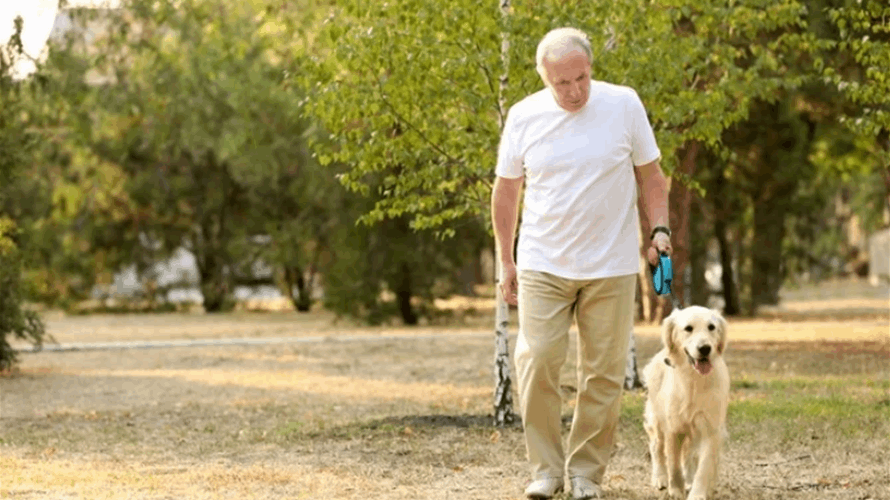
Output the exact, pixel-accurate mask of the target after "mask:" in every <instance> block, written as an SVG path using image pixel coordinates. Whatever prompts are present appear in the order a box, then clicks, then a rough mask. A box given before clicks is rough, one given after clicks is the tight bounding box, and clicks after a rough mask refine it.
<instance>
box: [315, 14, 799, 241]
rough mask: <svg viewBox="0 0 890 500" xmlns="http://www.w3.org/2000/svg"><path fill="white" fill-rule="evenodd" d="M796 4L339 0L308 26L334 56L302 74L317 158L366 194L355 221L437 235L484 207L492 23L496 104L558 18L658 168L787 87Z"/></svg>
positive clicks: (525, 82) (526, 71) (529, 69)
mask: <svg viewBox="0 0 890 500" xmlns="http://www.w3.org/2000/svg"><path fill="white" fill-rule="evenodd" d="M803 12H804V6H803V5H802V4H801V3H799V2H797V1H792V0H786V1H782V2H773V1H766V0H762V1H755V2H747V3H746V4H744V5H739V4H735V3H725V2H720V1H708V2H684V1H672V2H661V3H659V4H658V5H641V4H640V3H639V2H636V1H630V0H624V1H619V2H608V3H603V2H560V3H550V2H542V3H531V2H529V3H522V4H518V5H516V6H515V8H514V10H513V11H512V13H511V15H510V16H508V17H507V19H505V20H502V19H501V18H500V17H499V16H498V15H497V14H496V11H495V10H494V9H493V8H492V6H491V5H488V4H485V3H479V2H468V1H459V2H449V3H448V4H447V5H442V4H441V3H440V2H431V1H428V0H399V1H393V2H385V3H380V2H376V3H372V4H367V3H366V2H358V1H352V2H350V1H347V2H339V3H338V4H337V7H336V8H333V9H331V15H330V17H329V18H328V21H327V22H326V24H325V25H324V27H323V28H322V30H321V34H320V35H319V38H320V39H322V40H324V41H325V42H326V45H327V46H329V47H336V49H334V50H332V51H331V52H330V53H324V54H322V55H321V56H318V57H316V58H315V64H314V65H313V66H312V68H311V69H312V71H311V72H310V73H309V74H307V75H306V76H305V78H304V79H303V82H304V84H305V85H306V86H307V88H308V89H309V91H310V93H311V95H312V99H311V104H310V106H309V109H310V111H311V112H312V113H313V114H314V116H316V117H317V118H318V119H319V120H321V123H322V124H323V125H324V126H325V127H326V129H327V130H329V131H330V133H331V137H332V140H333V145H332V146H330V145H328V144H322V145H320V147H318V148H317V153H318V157H319V159H320V160H321V162H322V163H329V162H332V161H337V162H340V163H343V164H346V165H348V166H349V171H348V172H346V173H344V174H342V175H341V177H340V180H341V182H343V184H344V185H345V186H347V187H348V188H349V189H350V190H352V191H354V192H359V193H363V194H371V193H372V192H373V194H375V195H379V196H380V201H379V202H378V203H377V204H376V206H375V207H374V209H373V210H372V211H371V212H370V213H369V214H368V215H367V216H366V217H365V218H364V220H365V221H366V222H375V221H380V220H382V219H384V218H386V217H401V216H404V215H410V216H412V217H413V220H412V226H413V227H415V228H418V229H422V228H430V227H443V226H444V227H445V228H446V229H445V232H446V233H448V234H451V233H453V230H452V229H450V228H448V227H447V226H448V223H449V221H452V220H456V219H460V218H463V217H466V216H476V215H482V214H484V213H485V211H486V210H487V200H488V193H489V189H490V183H491V180H492V178H493V170H494V169H493V167H494V163H495V153H496V149H497V141H498V132H499V123H500V119H501V118H502V117H501V116H500V115H499V108H498V97H499V84H498V80H497V78H498V75H499V74H500V73H501V60H500V34H501V32H502V31H506V32H507V34H508V38H509V40H510V51H511V52H510V57H509V60H510V67H509V85H508V88H507V96H506V98H507V101H508V103H510V104H512V103H515V102H516V101H518V100H519V99H520V98H522V97H523V96H525V95H527V94H528V93H530V92H533V91H536V90H538V89H539V88H540V87H541V83H540V80H539V78H538V76H537V74H536V73H535V71H534V52H535V46H536V44H537V41H538V40H539V39H540V37H541V36H543V34H544V33H545V32H546V31H548V30H549V29H551V28H554V27H557V26H562V25H574V26H577V27H579V28H581V29H583V30H585V31H586V32H588V33H589V34H590V36H591V40H592V43H593V45H594V47H595V52H596V53H595V55H594V67H593V72H594V77H595V78H597V79H601V80H607V81H611V82H614V83H618V84H624V85H629V86H632V87H634V88H636V89H637V90H638V92H639V93H640V95H641V97H642V98H643V101H644V102H645V103H646V105H647V108H648V110H649V112H650V115H651V117H652V122H653V126H654V127H655V129H656V134H657V136H658V140H659V145H660V146H661V148H662V152H663V155H664V163H665V166H666V167H667V168H668V170H669V171H671V170H673V167H674V154H675V152H676V151H677V150H678V149H679V148H680V147H682V146H683V145H684V144H686V143H687V142H689V141H701V142H705V143H708V144H716V143H717V142H718V141H719V138H720V134H721V132H722V131H723V130H724V129H725V128H727V127H728V126H730V125H731V124H733V123H735V122H737V121H739V120H741V119H743V118H744V117H745V116H747V114H748V110H749V108H750V104H751V103H752V102H754V101H755V100H756V99H758V98H766V97H768V96H770V95H772V94H773V93H774V92H776V91H777V90H778V89H781V88H784V87H788V86H794V85H796V84H798V83H799V81H800V80H799V78H798V77H796V76H795V75H789V74H787V71H786V69H787V65H786V64H785V62H784V57H785V55H787V54H790V53H796V54H798V56H797V57H805V55H806V54H807V53H809V52H810V51H812V50H814V48H815V45H816V41H815V39H814V37H812V36H810V35H808V34H807V33H806V32H804V31H803V30H801V29H799V28H800V26H801V23H802V21H801V16H802V14H803ZM408 13H410V14H408ZM773 32H779V34H778V35H777V36H775V37H769V38H764V34H767V33H773Z"/></svg>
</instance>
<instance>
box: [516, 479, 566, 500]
mask: <svg viewBox="0 0 890 500" xmlns="http://www.w3.org/2000/svg"><path fill="white" fill-rule="evenodd" d="M564 486H565V483H564V482H563V480H562V478H559V477H547V478H544V479H538V480H536V481H532V483H531V484H530V485H528V488H526V489H525V496H527V497H528V498H531V499H534V500H543V499H545V498H552V497H553V496H554V495H556V494H557V493H560V492H561V491H562V488H563V487H564Z"/></svg>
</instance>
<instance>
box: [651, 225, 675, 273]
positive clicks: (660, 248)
mask: <svg viewBox="0 0 890 500" xmlns="http://www.w3.org/2000/svg"><path fill="white" fill-rule="evenodd" d="M651 243H652V245H651V246H650V247H649V250H648V251H647V254H646V257H647V258H648V259H649V263H650V264H652V265H653V266H657V265H658V256H659V255H661V254H667V255H669V256H670V255H671V254H673V253H674V249H673V248H671V238H670V237H669V236H668V235H666V234H664V233H655V237H654V238H652V242H651Z"/></svg>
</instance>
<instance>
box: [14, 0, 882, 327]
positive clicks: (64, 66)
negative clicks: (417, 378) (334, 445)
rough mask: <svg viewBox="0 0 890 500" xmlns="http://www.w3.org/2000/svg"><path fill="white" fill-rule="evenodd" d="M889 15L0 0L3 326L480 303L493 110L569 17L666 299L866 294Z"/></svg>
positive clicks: (521, 86)
mask: <svg viewBox="0 0 890 500" xmlns="http://www.w3.org/2000/svg"><path fill="white" fill-rule="evenodd" d="M590 4H593V5H590ZM888 18H890V8H888V7H887V6H886V5H885V4H884V3H883V2H878V1H871V2H870V1H867V0H861V1H846V0H813V1H793V0H782V1H778V2H777V1H772V0H770V1H765V0H764V1H749V2H721V1H715V0H696V1H694V2H693V1H683V0H672V1H654V0H653V1H642V2H641V1H638V0H633V1H631V0H618V1H614V2H573V1H564V2H537V1H531V0H529V1H518V0H514V1H513V2H512V3H511V2H504V1H499V2H498V1H494V0H491V1H486V2H471V1H465V0H455V1H450V2H447V3H443V2H435V1H432V0H391V1H388V2H363V1H358V0H344V1H337V2H333V1H322V0H248V1H241V2H230V1H223V0H178V1H173V0H121V1H119V2H85V1H74V0H71V1H67V2H65V1H62V2H60V3H57V2H56V0H34V1H31V2H17V3H10V2H5V3H4V6H3V7H0V41H2V43H3V44H4V48H3V50H2V58H0V72H2V73H0V243H2V244H0V279H2V282H3V287H2V288H3V290H2V291H0V294H3V295H4V296H3V300H2V304H3V305H2V310H0V316H3V317H7V318H10V320H9V321H7V323H6V326H4V327H3V330H2V333H4V334H6V333H8V332H15V333H16V334H17V335H19V336H26V337H27V336H29V335H30V337H31V338H32V339H37V338H39V336H40V333H39V332H40V328H39V326H38V324H39V314H40V312H45V311H49V310H60V311H64V312H65V313H67V314H74V313H88V312H96V311H103V312H112V311H122V312H136V311H154V312H157V311H197V312H206V313H217V312H225V311H231V310H234V309H251V310H278V311H281V310H287V311H290V310H293V311H299V312H304V313H312V312H315V311H325V312H327V313H331V314H333V315H334V316H341V317H349V318H352V319H355V320H358V321H360V322H365V323H369V324H380V323H386V322H390V321H393V322H397V323H404V324H409V325H411V324H418V323H420V324H429V323H435V322H436V321H447V320H449V319H452V318H454V317H455V314H457V313H455V310H456V308H455V306H454V304H456V303H457V304H463V310H464V313H466V312H467V311H470V312H472V311H473V310H474V308H475V310H476V311H479V310H487V308H489V307H493V305H492V303H491V300H490V299H491V298H492V297H493V296H494V293H493V290H494V288H493V285H492V283H493V278H494V275H495V270H494V268H493V265H492V263H493V261H494V259H493V253H492V252H493V243H492V238H491V233H490V228H489V223H488V212H487V210H488V199H489V195H490V187H491V183H492V181H493V171H494V163H495V152H496V148H497V143H498V140H499V130H500V127H501V125H502V122H503V119H504V116H505V113H506V110H507V109H508V108H509V106H510V105H512V104H513V103H515V102H517V101H518V100H519V99H521V98H522V97H524V96H525V95H527V94H529V93H531V92H534V91H536V90H538V89H540V88H541V82H540V80H539V79H538V76H537V74H536V73H535V70H534V48H535V46H536V44H537V42H538V40H539V39H540V38H541V36H543V34H544V33H546V32H547V31H548V30H549V29H551V28H554V27H558V26H565V25H571V26H576V27H579V28H581V29H583V30H585V31H586V32H587V33H589V35H590V38H591V41H592V43H593V46H594V52H595V54H594V63H593V75H594V76H593V77H594V78H595V79H598V80H605V81H610V82H613V83H617V84H621V85H628V86H631V87H633V88H634V89H636V90H637V91H638V93H639V94H640V96H641V98H642V99H643V102H644V103H645V105H646V107H647V111H648V112H649V115H650V121H651V122H652V124H653V127H654V128H655V130H656V134H657V137H658V140H659V145H660V146H661V148H662V152H663V154H664V156H663V166H664V168H665V170H666V172H667V173H668V174H670V175H671V177H672V188H671V211H672V213H671V226H672V228H673V230H674V246H675V248H676V254H675V256H674V265H675V272H676V273H677V275H678V276H681V277H682V278H683V280H682V283H677V286H676V291H677V293H680V294H682V295H683V296H684V298H685V299H686V301H687V303H691V302H694V303H699V304H708V305H711V306H713V307H719V308H721V309H722V310H723V311H724V312H725V314H727V315H730V316H733V315H746V316H753V315H756V314H758V313H763V312H765V311H766V312H768V311H770V310H771V308H775V307H778V306H780V301H781V299H782V297H783V296H787V294H788V293H791V294H793V293H794V292H793V291H794V290H795V289H798V288H800V287H805V286H808V287H809V288H808V289H809V290H813V289H815V290H819V289H820V287H828V288H832V287H834V288H836V287H837V286H838V285H837V283H838V282H839V280H843V281H844V282H847V283H848V282H853V283H855V284H856V285H854V286H855V287H858V288H856V289H857V290H860V292H861V293H865V294H869V293H870V292H868V290H874V291H875V293H874V296H875V297H885V296H886V290H887V282H888V267H890V232H888V227H890V97H888V96H890V24H888ZM642 234H648V227H647V226H646V222H645V221H642ZM641 278H642V279H641V280H640V293H639V294H638V295H639V319H640V320H641V321H655V320H658V319H659V318H660V317H661V316H662V315H664V314H665V311H666V308H668V307H669V304H666V303H665V301H664V300H656V299H655V297H654V295H652V292H651V290H648V287H647V284H648V283H647V279H646V275H645V273H644V274H641ZM863 290H864V292H862V291H863ZM780 292H782V293H780ZM783 294H785V295H783ZM458 308H460V307H458Z"/></svg>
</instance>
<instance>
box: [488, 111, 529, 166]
mask: <svg viewBox="0 0 890 500" xmlns="http://www.w3.org/2000/svg"><path fill="white" fill-rule="evenodd" d="M519 136H520V131H519V130H518V128H517V126H516V114H515V112H514V110H513V109H510V111H509V112H508V113H507V119H506V120H505V121H504V130H503V132H501V142H500V144H499V145H498V163H497V166H496V167H495V170H494V173H495V174H496V175H497V176H498V177H506V178H508V179H516V178H519V177H522V176H523V174H524V172H523V160H522V156H521V154H522V152H521V146H520V144H519V143H520V137H519Z"/></svg>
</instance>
